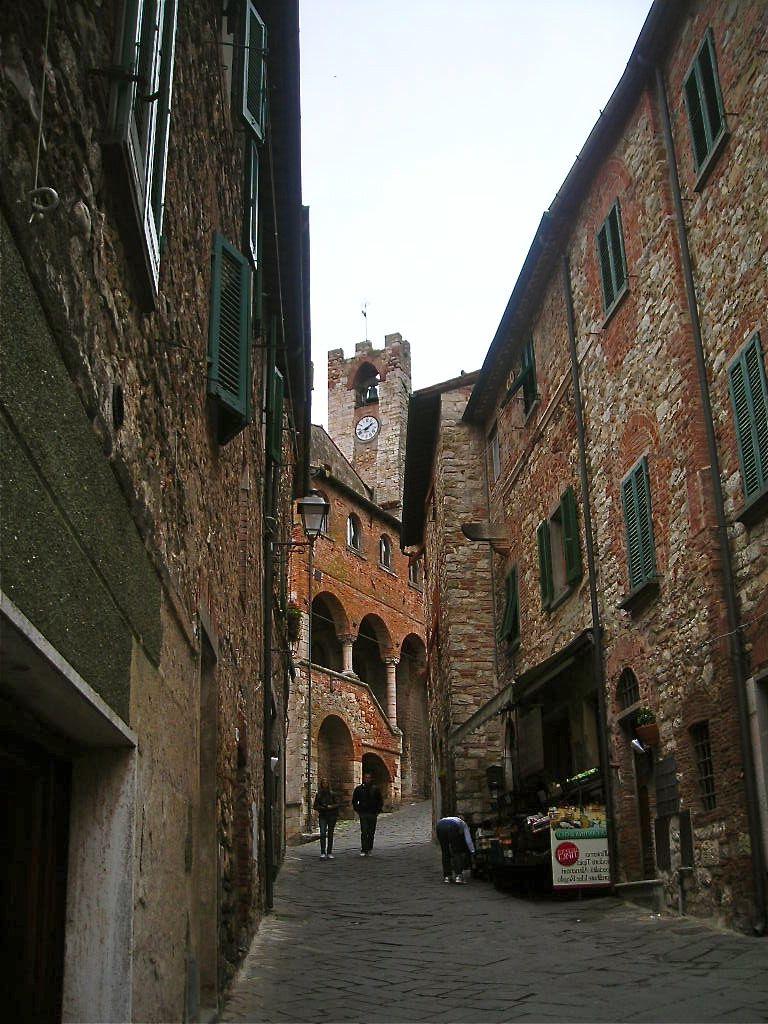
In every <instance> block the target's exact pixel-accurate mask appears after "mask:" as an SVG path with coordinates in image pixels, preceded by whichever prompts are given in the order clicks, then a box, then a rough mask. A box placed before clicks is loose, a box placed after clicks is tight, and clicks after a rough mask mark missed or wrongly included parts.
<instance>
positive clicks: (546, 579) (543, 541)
mask: <svg viewBox="0 0 768 1024" xmlns="http://www.w3.org/2000/svg"><path fill="white" fill-rule="evenodd" d="M536 540H537V542H538V546H539V587H540V589H541V603H542V605H543V606H544V608H548V607H549V606H550V604H551V603H552V597H553V596H554V583H553V579H552V549H551V540H550V536H549V522H548V521H547V520H546V519H545V520H544V521H543V522H542V523H539V525H538V528H537V529H536Z"/></svg>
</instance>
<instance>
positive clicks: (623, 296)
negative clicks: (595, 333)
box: [600, 281, 629, 331]
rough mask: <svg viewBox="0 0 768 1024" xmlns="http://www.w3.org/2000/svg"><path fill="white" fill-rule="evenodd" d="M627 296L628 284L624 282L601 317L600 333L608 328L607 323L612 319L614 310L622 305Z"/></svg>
mask: <svg viewBox="0 0 768 1024" xmlns="http://www.w3.org/2000/svg"><path fill="white" fill-rule="evenodd" d="M628 295H629V282H628V281H625V282H624V287H623V288H622V289H621V291H620V292H619V294H618V295H617V296H616V298H615V299H614V300H613V302H612V304H611V305H610V306H609V307H608V309H607V310H606V313H605V316H604V317H603V322H602V324H601V326H600V329H601V330H602V331H604V330H605V329H606V327H607V326H608V324H609V322H610V321H611V320H612V319H613V315H614V313H615V312H616V310H617V309H618V308H619V306H620V305H621V304H622V303H623V301H624V299H626V297H627V296H628Z"/></svg>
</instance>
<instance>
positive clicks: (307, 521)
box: [296, 493, 331, 832]
mask: <svg viewBox="0 0 768 1024" xmlns="http://www.w3.org/2000/svg"><path fill="white" fill-rule="evenodd" d="M296 505H297V507H298V510H299V515H300V516H301V524H302V526H303V527H304V533H305V534H306V537H307V542H308V544H309V559H308V561H307V608H308V612H309V626H308V629H307V832H309V831H310V830H311V828H312V580H313V578H314V562H315V541H316V540H317V538H318V537H319V536H320V534H321V533H322V530H323V526H324V524H325V522H326V517H327V515H328V511H329V509H330V507H331V506H330V504H329V503H328V501H327V500H326V498H324V497H323V495H322V494H315V493H312V494H308V495H307V496H306V497H304V498H300V499H299V500H298V501H297V502H296Z"/></svg>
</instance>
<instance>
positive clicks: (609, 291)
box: [597, 223, 615, 310]
mask: <svg viewBox="0 0 768 1024" xmlns="http://www.w3.org/2000/svg"><path fill="white" fill-rule="evenodd" d="M597 258H598V261H599V263H600V279H601V281H602V283H603V305H604V307H605V309H606V310H609V309H610V308H611V306H612V305H613V300H614V298H615V293H614V290H613V277H612V275H611V255H610V247H609V244H608V224H607V223H605V224H603V226H602V227H601V228H600V230H599V231H598V233H597Z"/></svg>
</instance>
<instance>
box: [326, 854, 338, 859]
mask: <svg viewBox="0 0 768 1024" xmlns="http://www.w3.org/2000/svg"><path fill="white" fill-rule="evenodd" d="M326 859H327V860H335V859H336V858H335V857H334V856H333V854H332V853H329V854H328V857H327V858H326Z"/></svg>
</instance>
